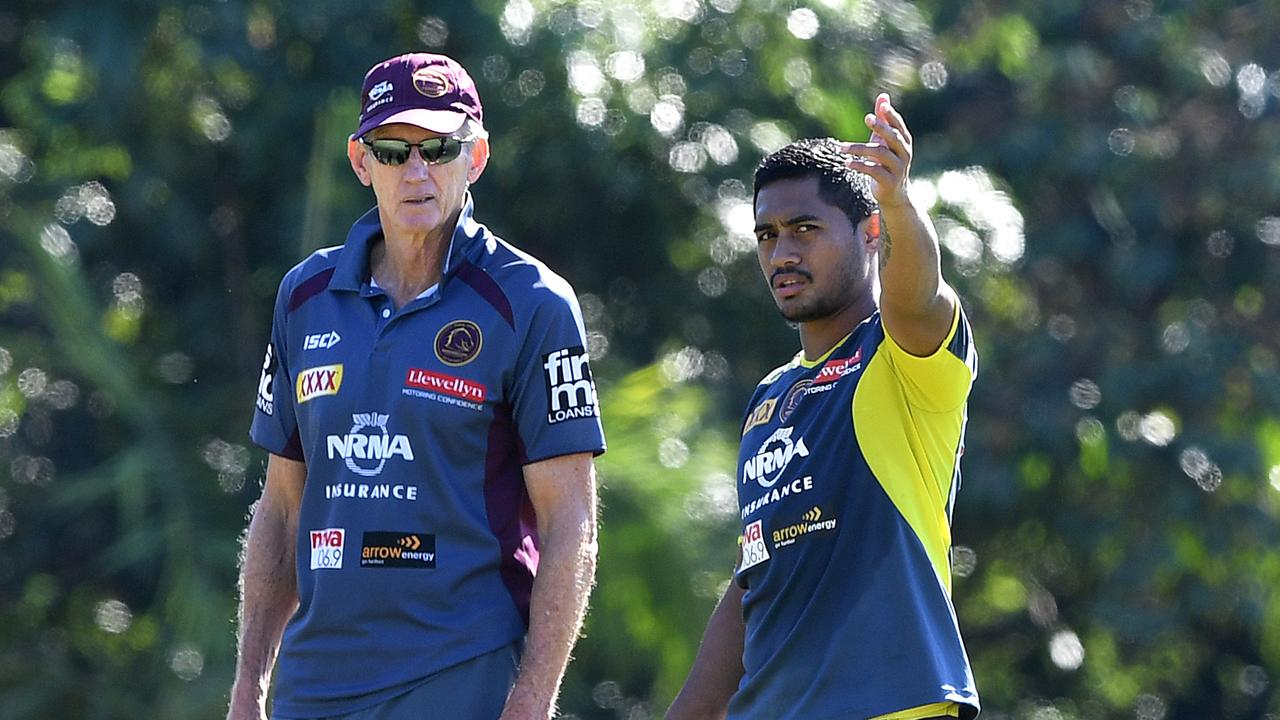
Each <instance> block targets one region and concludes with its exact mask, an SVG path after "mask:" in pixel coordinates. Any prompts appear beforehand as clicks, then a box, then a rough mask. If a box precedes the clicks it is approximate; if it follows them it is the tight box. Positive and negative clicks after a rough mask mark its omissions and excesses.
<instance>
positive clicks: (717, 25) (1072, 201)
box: [0, 0, 1280, 720]
mask: <svg viewBox="0 0 1280 720" xmlns="http://www.w3.org/2000/svg"><path fill="white" fill-rule="evenodd" d="M1277 27H1280V3H1277V2H1276V1H1275V0H1258V1H1255V2H1201V3H1187V2H1157V1H1155V0H1124V1H1123V2H1115V3H1080V2H1055V3H1037V2H1030V1H1028V0H983V1H980V2H971V3H943V2H937V1H936V0H929V1H924V2H919V3H915V4H911V3H906V2H902V1H901V0H814V1H813V2H810V3H803V2H793V1H791V0H788V1H786V2H781V1H777V0H763V1H761V2H747V1H744V0H651V1H645V0H642V1H641V2H629V3H624V2H616V1H614V0H583V1H581V2H564V1H553V0H507V1H505V2H503V1H499V0H482V1H481V2H477V3H430V4H425V3H422V4H415V3H411V2H407V1H405V0H399V1H392V2H378V3H367V4H355V3H342V2H337V1H336V0H312V1H311V2H305V3H304V2H295V1H293V0H260V1H258V2H251V3H244V2H237V1H236V0H217V1H211V2H207V3H205V4H198V3H172V2H164V1H162V0H151V1H149V2H147V1H143V2H135V3H89V2H69V3H36V2H33V1H32V0H15V2H11V3H8V4H6V5H5V6H4V7H3V8H2V9H0V717H4V718H15V719H21V718H49V717H76V718H104V719H105V718H137V717H166V718H167V717H183V718H217V717H220V716H221V714H222V712H223V706H224V702H225V696H226V692H227V689H228V687H229V684H230V679H231V670H232V657H233V650H234V648H233V625H232V623H231V618H232V617H233V615H234V608H235V596H234V584H235V576H236V555H237V551H238V536H239V533H240V531H241V529H242V528H243V524H244V518H245V514H246V511H247V508H248V506H249V505H250V503H252V501H253V500H254V499H255V498H256V496H257V493H258V487H259V485H258V482H259V478H260V474H261V466H262V462H263V457H262V453H261V451H259V450H257V449H254V448H250V447H249V445H248V442H247V438H246V437H245V430H246V427H247V424H248V420H249V416H250V407H251V402H252V400H251V397H252V393H253V382H254V380H255V379H256V378H257V375H258V371H257V370H258V367H257V366H258V363H259V362H260V358H261V348H262V345H263V343H264V338H265V337H266V334H267V323H268V318H269V313H270V307H271V301H272V298H273V296H274V292H275V287H276V283H277V282H278V281H279V278H280V276H281V275H282V274H283V272H284V271H285V270H286V269H287V268H288V267H289V266H291V265H292V264H293V263H295V262H297V261H298V260H299V259H301V258H302V257H303V256H304V255H305V254H306V253H307V252H309V251H310V250H311V249H314V248H316V247H320V246H323V245H331V244H335V243H338V242H341V240H342V238H343V237H344V235H345V231H346V228H347V226H348V224H349V223H350V222H351V221H352V220H354V219H355V218H356V217H357V216H358V215H359V213H360V212H362V211H363V210H364V209H365V208H366V207H367V206H368V205H370V204H371V197H370V196H369V195H368V193H367V191H365V190H364V189H363V188H360V187H359V186H358V185H357V183H356V182H354V181H353V180H352V178H351V177H350V175H349V174H348V173H349V169H348V168H347V167H346V160H345V158H344V156H343V142H344V139H345V136H346V133H348V132H349V131H350V130H351V128H352V127H353V126H354V119H355V111H356V94H357V88H358V86H359V81H360V78H361V76H362V74H363V72H364V70H365V69H366V68H367V67H368V66H369V65H371V64H373V63H374V62H376V61H378V60H381V59H383V58H384V57H387V56H390V55H393V54H396V53H399V52H402V51H406V50H410V49H432V50H438V51H443V52H448V53H449V54H451V55H454V56H455V57H458V58H459V59H461V60H462V61H463V62H464V64H466V65H467V66H468V67H469V68H471V70H472V72H473V74H474V75H475V76H476V79H477V81H478V83H479V86H480V91H481V94H482V97H483V98H484V100H485V105H486V111H487V112H486V115H487V121H488V125H489V126H490V129H491V130H492V132H493V136H494V140H493V146H494V157H493V160H492V163H491V165H490V169H489V170H488V172H487V173H486V174H485V177H484V178H483V180H482V181H481V183H480V184H479V185H478V186H477V190H476V195H477V211H478V214H479V216H480V217H481V218H482V219H483V220H484V221H485V222H487V223H488V224H490V225H491V227H493V228H494V229H495V230H496V231H497V232H498V233H499V234H501V235H503V236H504V237H506V238H508V239H510V240H512V241H514V242H515V243H517V244H518V245H520V246H522V247H525V248H527V249H529V250H530V251H531V252H533V253H535V254H536V255H538V256H540V257H542V258H543V259H545V260H546V261H548V262H549V264H551V265H552V266H553V267H555V268H556V269H557V270H559V271H560V272H561V273H562V274H564V275H565V276H567V277H568V278H569V279H570V280H571V281H572V282H573V283H574V284H575V286H576V287H577V289H578V291H579V292H580V293H581V295H582V302H583V308H584V313H585V316H586V319H587V323H588V329H589V330H590V332H591V340H592V345H593V348H592V349H593V354H594V355H595V356H596V358H597V359H598V361H597V363H596V370H597V375H598V377H599V379H600V386H601V393H602V401H603V406H604V414H605V422H606V431H607V433H608V435H609V441H610V451H609V453H608V454H607V455H605V456H604V457H603V458H602V459H601V461H600V470H601V478H602V485H603V487H602V501H603V516H602V530H601V552H602V561H601V566H600V583H599V587H598V588H597V591H596V593H595V596H594V598H593V609H592V614H591V616H590V618H589V620H588V626H587V636H586V638H585V639H584V640H583V641H582V643H581V644H580V645H579V648H578V651H577V657H578V660H577V661H576V662H575V663H574V664H573V665H572V667H571V670H570V674H569V678H568V679H567V681H566V688H565V693H564V698H563V702H562V706H563V709H564V711H565V712H566V713H570V714H572V715H575V716H577V717H579V718H584V719H585V718H615V717H617V718H640V717H647V716H649V715H657V714H660V713H661V711H662V709H663V708H664V707H665V704H666V702H667V701H668V700H669V699H670V698H671V696H672V695H673V694H674V692H675V691H676V690H677V688H678V687H679V685H680V683H681V681H682V679H683V675H684V672H685V670H686V669H687V667H688V665H689V663H690V662H691V659H692V657H693V653H694V652H695V650H696V645H697V641H698V638H699V636H700V633H701V629H702V625H703V622H704V621H705V618H706V616H707V614H708V613H709V611H710V608H711V606H712V604H713V603H714V599H715V597H716V595H717V594H718V592H719V590H720V588H721V587H722V586H723V583H724V582H725V581H726V580H727V579H728V575H729V569H730V565H731V563H732V558H733V538H734V532H735V525H736V523H735V508H734V500H733V493H734V483H733V480H732V474H733V462H734V461H733V458H734V453H735V447H734V445H735V441H736V435H737V433H736V428H737V426H738V418H739V416H740V412H741V405H742V403H743V402H744V401H745V398H746V397H747V395H748V393H749V391H750V388H751V387H752V386H753V384H754V383H755V382H756V380H757V379H758V378H759V377H760V376H762V375H763V374H764V373H765V372H766V371H767V370H768V369H769V368H771V367H773V366H775V365H777V364H779V363H781V362H784V361H785V360H786V359H787V358H788V357H789V356H790V355H791V354H792V352H793V351H794V349H795V348H796V347H797V342H796V339H795V337H794V333H793V331H792V330H791V329H789V328H788V327H787V326H786V325H785V323H783V322H781V321H780V320H778V319H777V318H776V315H775V313H774V311H773V309H772V307H771V304H770V301H769V299H768V298H767V296H766V294H765V292H764V286H763V283H762V282H761V280H760V278H759V271H758V269H757V268H756V266H755V262H754V258H753V252H752V250H753V248H754V243H753V240H752V238H751V236H750V233H749V232H744V229H745V230H748V231H749V228H750V171H751V168H752V167H753V165H754V163H755V162H756V161H757V160H758V158H759V157H760V156H761V154H762V153H763V152H765V151H767V150H770V149H773V148H775V147H777V146H778V145H779V144H781V143H782V142H785V141H786V140H787V139H789V138H792V137H797V136H802V135H817V134H835V135H838V136H841V137H846V138H851V139H860V138H861V136H862V134H863V131H862V130H861V128H862V125H861V117H862V114H863V113H864V112H866V111H867V110H868V109H869V108H870V103H871V100H872V98H873V97H874V95H875V93H876V92H877V91H879V90H887V91H889V92H891V93H892V94H893V95H894V98H895V103H896V104H897V105H898V106H899V107H901V108H902V109H903V111H904V114H905V115H906V118H907V121H908V123H909V125H910V127H911V129H912V131H913V134H914V135H915V138H916V144H917V156H916V162H915V168H914V175H915V177H916V178H917V180H918V183H917V186H916V187H915V188H914V191H916V192H918V193H919V197H920V198H922V201H927V202H928V203H929V204H930V205H931V206H932V208H933V215H934V217H935V220H936V221H937V224H938V226H939V231H940V234H941V237H942V241H943V245H944V248H945V251H944V270H945V272H946V274H947V276H948V278H949V279H950V280H951V281H952V282H953V284H955V285H956V286H957V288H958V289H959V290H960V292H961V294H962V296H963V298H964V301H965V303H966V305H967V307H968V309H969V312H970V315H971V317H972V319H973V324H974V327H975V330H976V333H977V340H978V344H979V350H980V355H981V358H982V371H981V377H980V382H979V384H978V385H977V387H976V389H975V392H974V396H973V399H972V402H971V407H970V419H971V422H970V425H969V428H970V429H969V438H968V448H967V453H966V456H965V459H964V472H965V485H964V488H963V491H962V492H961V494H960V498H959V503H958V505H957V509H956V517H955V533H954V534H955V538H956V542H957V547H956V550H955V553H954V557H953V561H954V562H953V564H954V566H955V576H956V582H955V585H956V587H955V592H956V599H957V611H958V613H959V616H960V619H961V623H962V626H963V627H964V629H965V633H966V638H967V641H968V645H969V650H970V653H971V655H972V658H973V662H974V668H975V672H976V674H977V679H978V683H979V688H980V690H981V692H982V694H983V699H984V705H985V706H986V708H987V710H986V712H985V714H984V717H990V718H1035V719H1037V720H1048V719H1053V718H1111V717H1134V718H1140V719H1142V720H1157V719H1160V718H1169V719H1180V718H1197V719H1199V718H1262V717H1280V693H1277V692H1276V689H1275V688H1276V685H1277V683H1278V682H1280V593H1278V592H1277V588H1278V587H1280V531H1278V530H1277V517H1278V515H1280V382H1277V363H1278V360H1277V352H1280V348H1278V347H1277V340H1276V338H1277V337H1280V327H1278V322H1280V313H1278V312H1277V303H1278V302H1280V291H1278V290H1277V288H1280V282H1277V280H1278V279H1280V255H1278V254H1277V253H1278V252H1280V251H1278V250H1277V246H1280V122H1277V118H1278V117H1280V111H1278V107H1280V43H1277V41H1276V28H1277Z"/></svg>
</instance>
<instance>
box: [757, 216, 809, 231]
mask: <svg viewBox="0 0 1280 720" xmlns="http://www.w3.org/2000/svg"><path fill="white" fill-rule="evenodd" d="M821 219H822V218H819V217H818V216H817V215H797V216H795V217H793V218H789V219H787V220H783V221H782V226H783V227H790V226H792V225H799V224H801V223H807V222H814V221H820V220H821ZM771 227H773V223H760V224H759V225H756V229H755V232H760V231H761V230H768V229H769V228H771Z"/></svg>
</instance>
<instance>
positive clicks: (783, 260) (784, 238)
mask: <svg viewBox="0 0 1280 720" xmlns="http://www.w3.org/2000/svg"><path fill="white" fill-rule="evenodd" d="M769 260H770V262H771V263H772V264H773V266H774V267H779V268H781V267H787V266H789V265H798V264H799V263H800V253H799V248H798V247H797V246H796V242H795V237H794V236H793V235H792V234H791V233H789V232H787V231H785V230H784V231H782V232H780V233H778V240H777V242H775V243H774V244H773V256H772V257H770V258H769Z"/></svg>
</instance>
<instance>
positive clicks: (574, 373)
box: [542, 345, 600, 425]
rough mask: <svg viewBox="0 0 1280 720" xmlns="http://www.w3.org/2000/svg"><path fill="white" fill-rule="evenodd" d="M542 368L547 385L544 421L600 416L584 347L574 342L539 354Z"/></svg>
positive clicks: (553, 421) (554, 421)
mask: <svg viewBox="0 0 1280 720" xmlns="http://www.w3.org/2000/svg"><path fill="white" fill-rule="evenodd" d="M542 370H543V379H544V380H545V381H546V386H547V424H549V425H554V424H556V423H558V422H563V421H565V420H573V419H575V418H585V417H599V416H600V411H599V410H598V409H597V405H596V385H595V382H594V381H593V380H592V378H591V366H590V364H589V363H588V362H587V350H586V348H584V347H582V346H581V345H576V346H573V347H567V348H561V349H559V350H556V351H555V352H552V353H548V354H546V355H543V356H542Z"/></svg>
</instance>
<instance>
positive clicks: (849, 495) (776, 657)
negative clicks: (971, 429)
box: [729, 307, 978, 720]
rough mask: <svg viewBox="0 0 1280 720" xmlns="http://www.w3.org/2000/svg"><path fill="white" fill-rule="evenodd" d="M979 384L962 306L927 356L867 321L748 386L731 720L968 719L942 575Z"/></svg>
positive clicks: (971, 704) (969, 686)
mask: <svg viewBox="0 0 1280 720" xmlns="http://www.w3.org/2000/svg"><path fill="white" fill-rule="evenodd" d="M976 375H977V355H976V353H975V352H974V347H973V341H972V337H971V334H970V331H969V324H968V322H967V321H966V320H965V318H964V314H963V312H962V311H961V310H960V309H959V308H958V307H957V309H956V313H955V316H954V317H953V320H952V325H951V329H950V332H949V334H948V336H947V339H946V341H945V342H943V344H942V347H940V348H939V349H938V351H937V352H936V353H934V354H933V355H931V356H929V357H923V358H922V357H916V356H914V355H911V354H910V353H908V352H906V351H905V350H903V349H902V348H901V347H899V346H898V344H897V343H896V342H894V340H893V337H892V336H891V335H889V334H888V333H887V332H886V330H885V327H884V325H883V323H882V322H881V317H880V313H878V312H877V313H875V314H873V315H872V316H871V317H870V318H868V319H867V320H865V321H864V322H862V323H861V324H860V325H859V326H858V327H857V328H856V329H855V330H854V331H853V332H852V333H850V334H849V336H848V337H846V338H844V339H843V340H841V341H840V342H839V343H837V344H836V346H835V347H834V348H832V349H831V350H830V351H829V352H828V353H827V354H826V355H824V356H823V357H821V358H819V359H817V360H815V361H813V362H809V361H806V360H804V358H803V356H802V355H797V356H796V357H795V359H794V360H792V361H791V362H790V363H789V364H787V365H784V366H782V367H780V368H778V369H777V370H775V371H774V372H772V373H770V374H769V376H767V377H766V378H765V379H764V380H763V381H762V382H761V383H760V385H759V386H758V387H757V388H756V392H755V394H754V395H753V397H752V399H751V404H750V405H749V406H748V411H747V416H746V420H745V421H744V423H743V431H742V445H741V451H740V454H739V460H738V478H737V486H738V499H739V509H740V514H741V520H742V562H741V564H740V565H739V568H738V572H737V573H736V580H737V582H738V584H739V585H740V586H741V587H743V588H745V590H746V592H745V594H744V595H743V598H742V611H743V619H744V621H745V625H746V631H745V638H744V651H743V658H742V661H743V667H744V668H745V670H746V672H745V674H744V675H743V678H742V681H741V684H740V685H739V687H738V691H737V693H736V694H735V695H734V696H733V698H732V700H731V702H730V706H729V717H730V718H732V719H733V720H739V719H741V720H748V719H754V718H774V719H776V720H789V719H793V718H794V719H799V718H822V719H823V720H836V719H840V720H843V719H845V718H848V719H849V720H864V719H865V718H879V717H881V716H885V715H891V714H892V716H893V717H895V718H905V717H911V718H920V717H935V716H939V715H948V714H950V715H958V716H959V717H961V718H972V717H974V716H975V715H976V714H977V712H978V693H977V690H976V688H975V686H974V681H973V673H972V672H971V670H970V668H969V659H968V657H967V655H966V654H965V648H964V643H963V641H962V640H961V637H960V627H959V623H958V622H957V620H956V614H955V608H954V606H953V605H952V602H951V566H950V563H949V559H948V556H949V551H950V548H951V509H952V505H953V503H954V500H955V494H956V492H957V490H958V489H959V487H960V465H959V462H960V456H961V454H962V453H963V448H964V428H965V407H966V404H967V399H968V397H969V390H970V387H971V386H972V383H973V380H974V378H975V377H976Z"/></svg>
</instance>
